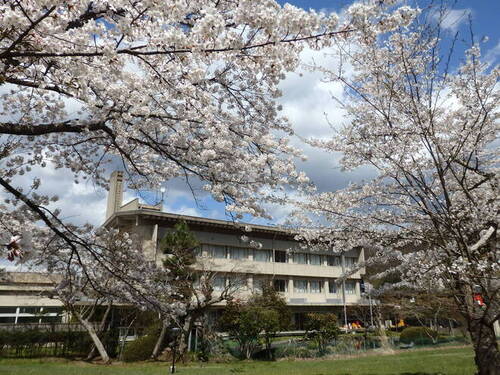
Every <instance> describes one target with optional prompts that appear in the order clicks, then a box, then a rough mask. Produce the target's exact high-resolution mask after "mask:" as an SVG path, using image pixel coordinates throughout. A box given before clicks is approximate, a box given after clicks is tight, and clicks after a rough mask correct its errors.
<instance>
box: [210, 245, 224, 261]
mask: <svg viewBox="0 0 500 375" xmlns="http://www.w3.org/2000/svg"><path fill="white" fill-rule="evenodd" d="M208 248H209V254H210V256H211V257H213V258H219V259H221V258H222V259H223V258H226V247H225V246H219V245H209V247H208Z"/></svg>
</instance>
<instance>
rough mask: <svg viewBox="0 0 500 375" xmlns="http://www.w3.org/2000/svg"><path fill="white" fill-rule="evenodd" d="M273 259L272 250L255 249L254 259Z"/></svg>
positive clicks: (258, 260)
mask: <svg viewBox="0 0 500 375" xmlns="http://www.w3.org/2000/svg"><path fill="white" fill-rule="evenodd" d="M271 259H272V253H271V250H255V252H254V256H253V260H255V261H257V262H270V261H271Z"/></svg>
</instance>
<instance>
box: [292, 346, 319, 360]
mask: <svg viewBox="0 0 500 375" xmlns="http://www.w3.org/2000/svg"><path fill="white" fill-rule="evenodd" d="M316 353H317V352H316V351H315V350H311V349H308V348H305V347H300V348H297V350H296V351H295V357H297V358H314V357H316Z"/></svg>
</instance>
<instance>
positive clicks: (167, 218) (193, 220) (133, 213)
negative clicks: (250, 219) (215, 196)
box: [103, 208, 295, 239]
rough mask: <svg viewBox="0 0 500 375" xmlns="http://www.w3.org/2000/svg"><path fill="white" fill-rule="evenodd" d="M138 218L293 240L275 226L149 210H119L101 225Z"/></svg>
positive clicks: (286, 230) (288, 233)
mask: <svg viewBox="0 0 500 375" xmlns="http://www.w3.org/2000/svg"><path fill="white" fill-rule="evenodd" d="M138 216H140V217H141V218H143V219H149V220H153V221H158V222H162V221H163V222H166V223H167V222H171V223H175V222H178V221H181V220H183V221H185V222H186V223H187V224H188V225H194V226H203V227H210V228H212V229H219V230H221V231H239V232H246V231H247V230H246V228H249V229H251V230H250V232H249V233H253V232H256V233H259V234H268V235H273V236H280V237H286V238H287V239H293V237H294V235H295V234H294V233H293V232H292V231H291V230H289V229H285V228H280V227H276V226H269V225H259V224H249V223H240V222H234V221H230V220H219V219H209V218H204V217H197V216H189V215H179V214H173V213H169V212H162V211H159V210H150V209H146V208H143V209H138V210H121V211H117V212H115V213H113V215H112V216H111V217H109V218H108V219H107V220H106V221H105V222H104V224H103V226H105V227H106V226H110V225H112V223H113V222H114V221H116V220H118V219H119V218H127V217H128V218H133V217H138Z"/></svg>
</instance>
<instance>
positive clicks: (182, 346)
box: [179, 315, 196, 360]
mask: <svg viewBox="0 0 500 375" xmlns="http://www.w3.org/2000/svg"><path fill="white" fill-rule="evenodd" d="M194 319H196V318H195V317H193V316H189V315H188V316H187V317H186V320H185V321H184V325H183V326H182V332H181V337H180V338H179V356H182V358H183V360H185V359H186V356H185V354H186V353H187V352H188V351H189V349H190V348H188V345H187V342H188V338H189V335H190V334H191V329H192V328H193V321H194Z"/></svg>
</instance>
